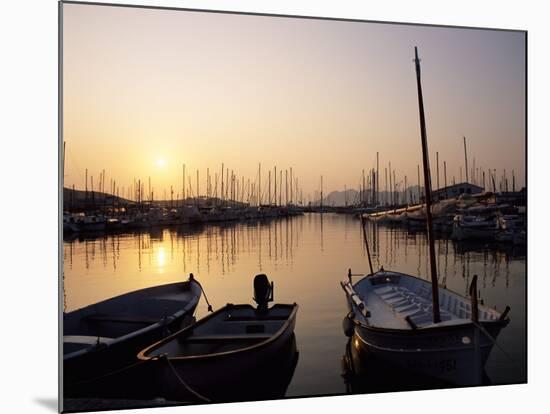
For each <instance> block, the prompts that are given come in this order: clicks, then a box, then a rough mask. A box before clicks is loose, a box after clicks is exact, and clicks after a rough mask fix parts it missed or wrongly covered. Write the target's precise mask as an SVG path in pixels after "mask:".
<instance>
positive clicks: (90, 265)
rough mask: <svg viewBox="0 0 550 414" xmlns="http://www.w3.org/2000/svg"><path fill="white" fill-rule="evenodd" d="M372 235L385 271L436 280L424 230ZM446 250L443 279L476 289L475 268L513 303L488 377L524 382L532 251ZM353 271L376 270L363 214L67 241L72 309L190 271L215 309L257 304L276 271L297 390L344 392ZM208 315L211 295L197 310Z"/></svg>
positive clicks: (491, 300) (443, 246)
mask: <svg viewBox="0 0 550 414" xmlns="http://www.w3.org/2000/svg"><path fill="white" fill-rule="evenodd" d="M368 233H369V242H370V243H371V246H372V248H371V251H372V254H373V265H374V267H375V269H377V268H379V267H380V266H384V268H386V269H391V270H396V271H400V272H404V273H409V274H412V275H415V276H420V277H423V278H426V277H427V275H428V271H427V268H428V249H427V245H426V236H425V234H423V233H410V232H407V230H405V229H401V228H389V227H385V226H376V225H372V224H369V227H368ZM436 253H437V254H438V258H437V262H438V269H439V277H440V282H441V283H442V284H446V285H447V287H448V288H449V289H451V290H454V291H456V292H459V293H462V294H466V293H467V288H468V284H469V281H470V280H471V277H472V276H473V275H474V274H477V275H478V276H479V281H478V286H479V289H480V291H481V298H483V300H484V302H485V304H487V305H489V306H492V307H496V308H497V309H498V310H501V311H502V310H503V309H504V307H505V306H506V305H510V306H511V308H512V310H511V313H510V318H511V323H510V324H509V325H508V327H507V328H505V329H504V330H503V331H502V333H501V334H500V336H499V340H498V343H499V345H500V347H501V348H502V349H499V348H497V347H495V348H494V349H493V351H492V354H491V357H490V359H489V361H488V363H487V367H486V368H487V375H488V376H489V378H490V380H491V382H493V383H510V382H523V381H525V380H526V364H525V358H526V357H525V352H526V339H525V338H526V326H525V311H526V303H525V288H526V254H525V249H520V250H516V249H511V248H503V247H502V246H500V247H499V246H489V245H484V244H479V245H472V244H456V243H454V242H452V241H450V240H445V239H440V240H437V244H436ZM348 268H351V269H352V271H353V272H354V273H359V272H366V271H368V260H367V257H366V252H365V248H364V245H363V239H362V233H361V227H360V224H359V221H358V220H357V219H356V218H353V217H350V216H346V215H336V214H324V215H319V214H306V215H304V216H300V217H294V218H288V219H276V220H272V221H254V222H242V223H232V224H224V225H208V226H198V227H181V228H171V229H159V230H154V231H150V232H142V233H132V234H122V235H108V236H101V237H89V238H81V239H75V240H66V241H65V243H64V270H65V275H64V277H65V310H66V311H71V310H74V309H78V308H80V307H83V306H86V305H88V304H91V303H95V302H98V301H100V300H103V299H106V298H109V297H112V296H116V295H119V294H122V293H125V292H128V291H132V290H136V289H141V288H144V287H149V286H154V285H158V284H164V283H170V282H176V281H180V280H184V279H186V278H187V276H188V274H189V273H194V274H195V276H196V277H197V278H198V279H199V280H200V282H201V283H202V285H203V287H204V289H205V291H206V293H207V296H208V299H209V300H210V302H211V303H212V305H213V306H214V308H218V307H221V306H223V305H225V304H226V303H228V302H230V303H251V302H252V299H251V298H252V294H253V292H252V279H253V276H254V275H256V274H258V273H266V274H267V275H268V277H269V278H270V279H271V280H273V281H274V283H275V301H276V302H281V303H292V302H296V303H298V304H299V306H300V308H299V311H298V319H297V324H296V331H295V332H296V341H297V348H298V351H299V353H300V354H299V359H298V364H297V366H296V370H295V373H294V376H293V378H292V381H291V383H290V386H289V387H288V390H287V396H299V395H318V394H338V393H345V392H346V386H345V383H344V380H343V378H342V376H341V372H342V368H341V358H342V355H343V354H344V352H345V346H346V340H347V338H346V337H345V336H344V334H343V331H342V319H343V317H344V316H345V314H346V305H345V300H344V293H343V291H342V289H341V287H340V285H339V281H340V280H343V279H344V278H346V275H347V270H348ZM205 314H206V304H205V303H204V301H203V300H201V303H200V304H199V307H198V309H197V316H198V317H201V316H204V315H205ZM395 389H396V390H398V389H399V384H398V383H396V386H395Z"/></svg>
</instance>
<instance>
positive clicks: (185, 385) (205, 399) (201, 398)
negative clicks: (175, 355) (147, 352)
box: [157, 354, 212, 402]
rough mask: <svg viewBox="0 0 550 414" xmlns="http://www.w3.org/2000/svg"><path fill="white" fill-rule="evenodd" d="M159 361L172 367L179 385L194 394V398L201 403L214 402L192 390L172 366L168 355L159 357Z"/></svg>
mask: <svg viewBox="0 0 550 414" xmlns="http://www.w3.org/2000/svg"><path fill="white" fill-rule="evenodd" d="M157 358H158V359H159V360H164V361H166V363H167V364H168V366H169V367H170V369H171V370H172V372H173V373H174V375H175V376H176V378H177V379H178V381H179V383H180V384H181V385H182V386H183V387H184V388H185V390H186V391H187V392H189V393H190V394H192V395H193V396H195V397H196V398H198V399H199V400H200V401H203V402H212V401H211V400H210V399H209V398H206V397H205V396H204V395H202V394H199V393H198V392H197V391H195V390H194V389H193V388H191V387H190V386H189V385H188V384H187V383H186V382H185V381H184V380H183V378H182V377H181V376H180V374H179V373H178V371H177V370H176V368H175V367H174V366H173V365H172V363H171V362H170V359H169V358H168V356H167V355H166V354H162V355H159V356H158V357H157Z"/></svg>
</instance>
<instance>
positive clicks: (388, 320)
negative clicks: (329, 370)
mask: <svg viewBox="0 0 550 414" xmlns="http://www.w3.org/2000/svg"><path fill="white" fill-rule="evenodd" d="M341 285H342V288H343V289H344V291H345V294H346V299H347V302H348V307H349V310H350V316H349V318H350V319H349V322H348V323H351V324H352V325H353V330H354V332H355V336H356V338H357V341H356V342H355V345H356V346H358V347H360V348H361V349H363V350H364V351H366V352H370V353H372V354H374V355H375V356H376V357H378V358H380V359H382V360H385V361H387V362H390V363H391V364H393V365H395V366H397V367H400V368H407V369H410V370H412V371H416V372H418V373H420V374H424V375H428V376H430V377H433V378H437V379H440V380H443V381H447V382H449V383H452V384H458V385H473V384H478V383H480V381H481V379H482V378H481V375H482V372H483V366H484V365H485V362H486V361H487V358H488V356H489V353H490V352H491V349H492V347H493V345H494V342H495V340H496V338H497V336H498V334H499V333H500V331H501V329H502V328H504V327H505V326H506V325H507V324H508V323H509V319H507V318H506V315H507V312H504V313H502V314H501V313H499V312H497V311H496V310H494V309H490V308H488V307H486V306H481V305H478V311H477V312H478V321H477V322H476V321H472V314H473V312H472V309H473V308H472V304H471V303H470V300H469V299H466V298H464V297H462V296H460V295H458V294H457V293H454V292H452V291H450V290H447V289H443V288H441V287H440V288H439V289H438V291H439V305H440V315H441V321H440V322H438V323H434V322H433V320H432V312H433V302H432V300H431V297H430V296H431V284H430V282H428V281H426V280H424V279H420V278H417V277H414V276H410V275H407V274H403V273H398V272H391V271H386V270H383V269H381V270H380V271H378V272H375V273H373V274H370V275H367V276H365V277H364V278H363V279H361V280H360V281H358V282H357V283H355V284H352V283H351V281H350V280H348V281H345V282H341Z"/></svg>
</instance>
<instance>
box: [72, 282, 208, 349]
mask: <svg viewBox="0 0 550 414" xmlns="http://www.w3.org/2000/svg"><path fill="white" fill-rule="evenodd" d="M198 289H200V288H198V286H195V285H194V286H193V287H189V286H187V288H186V287H185V285H184V284H181V283H179V284H171V285H165V286H158V287H154V288H149V289H144V290H141V291H136V292H132V293H129V294H126V295H122V296H118V297H115V298H112V299H108V300H106V301H104V302H100V303H97V304H94V305H90V306H87V307H85V308H82V309H79V310H76V311H74V312H71V313H68V314H66V315H65V316H64V318H63V344H64V346H63V353H64V354H68V353H71V352H75V351H77V350H79V349H85V348H88V347H90V346H93V345H97V344H105V345H107V344H110V343H112V342H113V341H114V340H115V339H117V338H120V337H123V336H125V335H129V334H132V333H134V332H136V331H139V330H142V329H144V328H147V327H148V326H150V325H153V324H156V323H158V322H162V321H163V320H166V321H169V320H170V318H171V317H173V316H174V315H175V314H177V313H178V312H182V311H184V310H185V309H188V308H192V307H194V306H195V305H196V303H197V301H198V297H200V290H198ZM98 338H99V342H98Z"/></svg>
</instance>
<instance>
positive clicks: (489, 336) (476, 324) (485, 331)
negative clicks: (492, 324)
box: [472, 321, 519, 369]
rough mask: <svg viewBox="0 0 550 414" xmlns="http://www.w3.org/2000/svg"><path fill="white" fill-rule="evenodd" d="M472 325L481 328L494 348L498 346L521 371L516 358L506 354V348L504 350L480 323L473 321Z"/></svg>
mask: <svg viewBox="0 0 550 414" xmlns="http://www.w3.org/2000/svg"><path fill="white" fill-rule="evenodd" d="M472 323H473V324H474V325H475V326H476V327H478V328H479V330H480V331H481V333H483V335H485V336H486V337H487V338H488V339H489V341H491V342H492V343H493V345H494V346H496V347H497V348H498V349H499V350H500V351H501V352H502V353H503V354H504V356H505V357H506V358H508V359H509V360H510V362H511V363H512V364H513V365H514V366H515V367H516V368H517V369H519V366H518V365H517V364H516V361H515V360H514V358H512V356H511V355H510V354H509V353H508V352H506V350H505V349H504V348H502V347H501V346H500V344H499V343H498V342H497V340H496V339H495V338H493V336H492V335H491V334H490V333H489V332H488V331H487V330H486V329H485V328H484V327H483V326H482V325H481V324H479V323H477V322H474V321H472Z"/></svg>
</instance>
